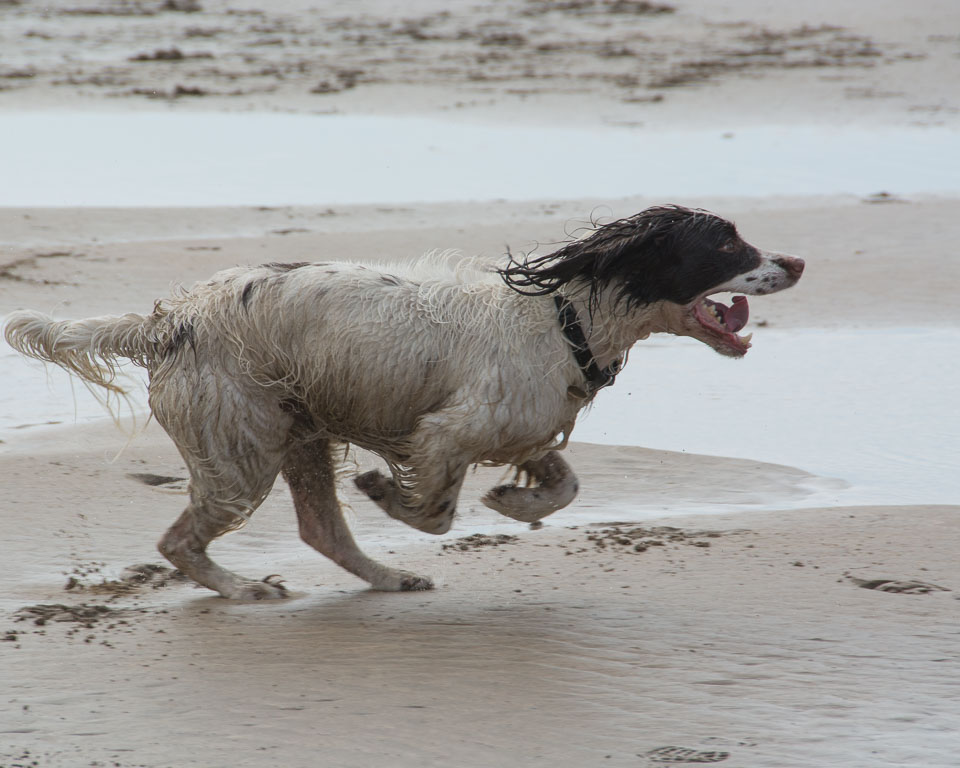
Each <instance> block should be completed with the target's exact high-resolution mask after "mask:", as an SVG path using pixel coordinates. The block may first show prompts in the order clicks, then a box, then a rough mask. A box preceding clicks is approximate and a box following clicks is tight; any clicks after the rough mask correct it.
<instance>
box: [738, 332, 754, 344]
mask: <svg viewBox="0 0 960 768" xmlns="http://www.w3.org/2000/svg"><path fill="white" fill-rule="evenodd" d="M752 339H753V334H752V333H748V334H747V335H746V336H741V337H740V341H741V342H743V343H744V344H749V343H750V341H751V340H752Z"/></svg>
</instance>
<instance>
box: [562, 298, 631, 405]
mask: <svg viewBox="0 0 960 768" xmlns="http://www.w3.org/2000/svg"><path fill="white" fill-rule="evenodd" d="M553 300H554V302H555V303H556V305H557V314H558V316H559V320H560V329H561V330H562V331H563V335H564V336H566V337H567V341H569V342H570V346H571V347H572V348H573V356H574V357H575V358H576V360H577V365H579V366H580V370H581V371H583V375H584V377H585V378H586V380H587V390H586V391H583V390H582V389H580V388H579V387H569V388H568V390H567V391H568V392H569V393H570V394H571V395H573V396H574V397H579V398H582V399H589V398H591V397H593V396H594V395H595V394H596V392H597V390H599V389H603V388H604V387H609V386H610V385H611V384H613V382H614V381H615V380H616V378H617V374H618V373H620V369H621V367H622V366H623V359H622V358H617V359H616V360H614V361H613V362H612V363H610V365H608V366H607V367H606V368H601V367H600V366H599V365H597V361H596V360H594V359H593V353H592V352H591V351H590V345H589V344H587V337H586V336H585V335H584V333H583V326H582V325H580V318H578V317H577V311H576V310H575V309H574V308H573V305H572V304H571V303H570V302H569V301H567V300H565V299H564V298H562V297H561V296H558V295H557V294H554V295H553Z"/></svg>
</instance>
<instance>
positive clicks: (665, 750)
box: [638, 747, 730, 763]
mask: <svg viewBox="0 0 960 768" xmlns="http://www.w3.org/2000/svg"><path fill="white" fill-rule="evenodd" d="M638 757H645V758H647V760H649V761H650V762H651V763H719V762H721V761H722V760H726V759H727V758H728V757H730V753H729V752H719V751H713V750H712V751H709V752H700V751H698V750H696V749H687V748H686V747H657V748H656V749H651V750H650V751H649V752H645V753H644V754H642V755H638Z"/></svg>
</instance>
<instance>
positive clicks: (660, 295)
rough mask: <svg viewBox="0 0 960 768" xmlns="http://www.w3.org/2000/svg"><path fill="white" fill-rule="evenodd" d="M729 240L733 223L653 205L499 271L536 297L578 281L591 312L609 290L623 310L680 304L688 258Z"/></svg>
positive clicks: (733, 233)
mask: <svg viewBox="0 0 960 768" xmlns="http://www.w3.org/2000/svg"><path fill="white" fill-rule="evenodd" d="M731 237H736V230H735V228H734V227H733V225H732V224H731V223H730V222H728V221H725V220H724V219H721V218H720V217H718V216H714V215H713V214H711V213H708V212H706V211H697V210H691V209H690V208H683V207H681V206H657V207H654V208H647V209H646V210H644V211H641V212H640V213H638V214H636V215H635V216H630V217H628V218H625V219H620V220H618V221H614V222H611V223H609V224H605V225H603V226H602V227H599V228H598V229H596V230H595V231H594V232H592V233H591V234H590V235H589V236H587V237H585V238H583V239H582V240H576V241H574V242H572V243H568V244H567V245H565V246H563V247H562V248H560V249H559V250H556V251H554V252H553V253H550V254H547V255H546V256H540V257H538V258H535V259H524V260H523V261H520V260H518V259H516V258H514V257H513V256H512V255H510V261H509V263H508V264H507V266H506V267H503V268H502V269H500V270H499V273H500V276H501V277H502V278H503V280H504V282H506V284H507V285H509V286H510V287H511V288H513V289H514V290H515V291H518V292H519V293H525V294H531V295H537V296H542V295H545V294H549V293H553V292H555V291H557V290H558V289H560V288H561V287H562V286H564V285H568V284H570V283H571V282H578V283H580V284H581V285H582V286H585V287H587V289H588V290H589V305H590V307H591V308H595V307H596V305H597V302H598V301H599V297H600V295H601V292H602V291H604V290H606V289H608V288H610V289H612V290H615V291H616V298H617V300H618V302H622V303H623V304H624V308H625V309H630V308H632V307H634V306H637V305H643V304H651V303H653V302H656V301H664V300H669V301H677V302H678V303H682V302H683V301H686V300H687V298H688V297H687V295H686V294H687V293H689V279H688V273H689V272H690V271H691V267H692V265H691V263H690V262H691V258H690V256H696V255H698V254H702V253H705V252H707V251H709V252H710V253H713V252H715V250H716V249H719V248H720V247H721V245H722V243H723V242H724V240H726V239H729V238H731Z"/></svg>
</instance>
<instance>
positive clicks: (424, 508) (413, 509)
mask: <svg viewBox="0 0 960 768" xmlns="http://www.w3.org/2000/svg"><path fill="white" fill-rule="evenodd" d="M468 466H469V464H468V463H467V462H466V461H463V462H458V461H457V460H456V459H454V460H449V461H443V462H438V463H437V464H435V465H433V466H418V467H415V468H413V469H412V470H411V471H407V472H404V473H403V475H402V479H401V480H400V482H397V479H396V478H390V477H386V476H385V475H384V474H383V473H381V472H380V471H379V470H376V469H374V470H371V471H370V472H364V473H363V474H362V475H358V476H357V477H355V478H354V481H353V482H354V483H355V484H356V486H357V488H359V489H360V490H361V491H363V492H364V493H365V494H367V496H369V497H370V499H371V501H373V502H374V503H375V504H376V505H377V506H378V507H380V509H382V510H383V511H384V512H386V513H387V514H388V515H390V517H392V518H393V519H394V520H400V521H401V522H403V523H406V524H407V525H409V526H412V527H413V528H416V529H417V530H420V531H424V532H425V533H434V534H442V533H446V532H447V531H449V530H450V526H451V525H452V524H453V516H454V513H455V512H456V509H457V498H458V497H459V496H460V488H461V486H463V479H464V477H465V476H466V474H467V467H468Z"/></svg>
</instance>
